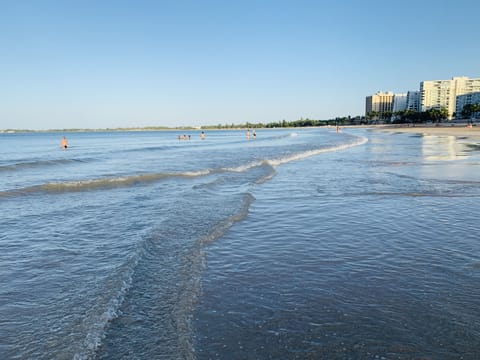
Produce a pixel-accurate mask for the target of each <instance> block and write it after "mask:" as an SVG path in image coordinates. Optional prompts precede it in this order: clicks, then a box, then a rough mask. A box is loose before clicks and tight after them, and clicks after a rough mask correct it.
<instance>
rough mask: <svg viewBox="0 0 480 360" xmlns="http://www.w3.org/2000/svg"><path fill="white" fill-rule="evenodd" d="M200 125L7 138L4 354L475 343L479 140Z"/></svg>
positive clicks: (0, 163) (322, 352) (479, 330)
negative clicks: (252, 134) (249, 131)
mask: <svg viewBox="0 0 480 360" xmlns="http://www.w3.org/2000/svg"><path fill="white" fill-rule="evenodd" d="M183 134H186V135H187V139H188V135H190V136H191V139H190V140H179V136H182V135H183ZM62 135H66V136H67V138H68V140H69V143H70V148H69V149H67V150H61V149H60V141H61V136H62ZM206 135H207V136H206V138H205V140H201V139H200V132H199V131H189V132H187V131H185V132H175V131H164V132H89V133H67V134H59V133H34V134H28V133H16V134H0V213H1V218H0V284H1V286H0V358H2V359H4V358H5V359H336V358H338V359H349V358H351V359H356V358H366V359H368V358H372V359H375V358H384V359H413V358H432V359H450V358H463V359H475V358H477V357H478V356H479V355H480V345H479V343H478V338H479V335H480V316H479V315H478V308H479V306H480V290H479V289H478V284H479V280H480V251H479V250H480V242H479V240H480V238H479V236H478V230H479V228H480V225H479V223H478V209H479V207H478V199H479V195H480V187H479V185H480V172H479V164H480V158H479V152H478V143H476V142H475V141H472V140H469V139H461V138H460V139H459V138H455V137H432V136H427V135H411V134H397V133H394V132H390V133H381V132H375V131H369V130H363V129H346V130H344V131H343V132H342V133H339V134H337V133H336V132H335V131H334V129H332V128H321V129H300V130H299V129H295V130H292V129H277V130H259V131H257V138H256V139H253V138H251V139H250V140H248V139H247V138H246V135H245V132H244V131H208V132H206Z"/></svg>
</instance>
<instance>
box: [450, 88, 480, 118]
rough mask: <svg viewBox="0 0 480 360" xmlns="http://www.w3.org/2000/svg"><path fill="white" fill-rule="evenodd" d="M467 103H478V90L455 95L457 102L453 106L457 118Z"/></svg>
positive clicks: (479, 97) (479, 99)
mask: <svg viewBox="0 0 480 360" xmlns="http://www.w3.org/2000/svg"><path fill="white" fill-rule="evenodd" d="M467 104H480V92H472V93H468V94H464V95H458V96H457V104H456V108H455V112H456V113H457V118H458V117H460V114H461V113H462V110H463V107H464V106H465V105H467Z"/></svg>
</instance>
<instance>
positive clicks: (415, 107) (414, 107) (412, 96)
mask: <svg viewBox="0 0 480 360" xmlns="http://www.w3.org/2000/svg"><path fill="white" fill-rule="evenodd" d="M420 108H421V102H420V91H409V92H407V110H410V111H420Z"/></svg>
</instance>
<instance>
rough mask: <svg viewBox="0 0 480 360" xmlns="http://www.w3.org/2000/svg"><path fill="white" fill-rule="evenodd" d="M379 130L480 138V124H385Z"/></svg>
mask: <svg viewBox="0 0 480 360" xmlns="http://www.w3.org/2000/svg"><path fill="white" fill-rule="evenodd" d="M377 129H378V130H379V131H388V132H392V131H393V132H402V133H412V134H427V135H439V136H456V137H472V138H480V126H474V127H472V128H468V127H466V126H465V125H458V126H425V125H422V126H411V127H407V126H384V127H382V128H377Z"/></svg>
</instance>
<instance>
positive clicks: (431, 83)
mask: <svg viewBox="0 0 480 360" xmlns="http://www.w3.org/2000/svg"><path fill="white" fill-rule="evenodd" d="M479 91H480V79H470V78H468V77H454V78H452V79H451V80H428V81H422V82H421V83H420V96H421V110H422V111H427V110H429V109H441V108H445V109H447V112H448V118H449V119H451V118H452V117H453V114H454V112H455V111H456V103H457V96H458V95H463V94H468V93H472V92H479Z"/></svg>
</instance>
